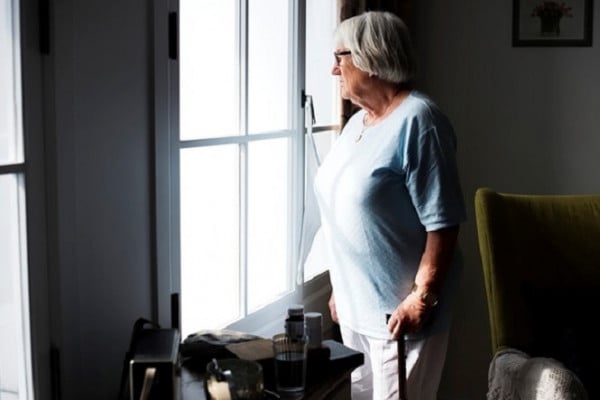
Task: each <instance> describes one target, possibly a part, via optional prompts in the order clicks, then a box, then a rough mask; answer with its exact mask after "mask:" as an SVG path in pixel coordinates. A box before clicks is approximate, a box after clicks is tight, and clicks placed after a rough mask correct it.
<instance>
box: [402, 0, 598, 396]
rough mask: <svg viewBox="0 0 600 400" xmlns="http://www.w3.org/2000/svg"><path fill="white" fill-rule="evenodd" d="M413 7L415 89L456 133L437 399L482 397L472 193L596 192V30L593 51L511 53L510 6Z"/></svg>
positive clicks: (487, 356) (471, 0)
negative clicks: (451, 317)
mask: <svg viewBox="0 0 600 400" xmlns="http://www.w3.org/2000/svg"><path fill="white" fill-rule="evenodd" d="M414 7H415V14H416V18H415V21H414V25H415V32H413V35H414V39H415V42H416V47H417V52H418V54H419V59H420V68H421V75H420V81H421V84H420V88H421V89H423V90H424V91H425V92H427V93H429V94H430V95H431V96H432V97H433V98H434V99H436V100H437V101H438V103H439V104H440V105H441V106H442V107H443V108H444V109H445V110H446V112H447V114H448V115H449V116H450V118H451V120H452V121H453V124H454V126H455V129H456V131H457V135H458V138H459V162H460V169H461V175H462V182H463V189H464V193H465V197H466V200H467V204H468V218H469V221H468V222H467V223H466V224H465V225H464V228H463V230H462V233H461V245H462V247H463V249H464V252H465V259H466V263H467V265H466V268H465V275H464V279H463V284H462V292H461V296H460V299H459V304H458V309H457V315H456V319H455V325H454V329H453V332H452V335H451V339H450V351H449V355H448V360H447V364H446V368H445V373H444V377H443V381H442V386H441V391H440V398H441V399H444V400H459V399H465V400H476V399H483V398H484V397H485V392H486V388H487V368H488V363H489V361H490V360H491V357H492V353H491V339H490V336H489V325H488V314H487V303H486V298H485V289H484V285H483V276H482V272H481V263H480V259H479V252H478V247H477V238H476V230H475V215H474V210H473V198H474V194H475V190H476V189H477V188H478V187H482V186H486V187H490V188H492V189H495V190H498V191H506V192H522V193H539V194H543V193H563V194H564V193H600V177H599V175H598V173H599V171H600V157H599V153H600V152H599V150H600V112H598V110H599V109H600V91H599V90H598V88H599V87H600V72H599V71H600V52H599V51H598V46H599V45H600V29H599V28H598V27H597V26H596V27H595V29H594V34H593V47H579V48H578V47H562V48H561V47H559V48H552V47H545V48H544V47H512V36H511V35H512V1H508V0H504V1H479V0H464V1H446V0H429V1H424V2H423V1H414ZM599 9H600V7H599V6H598V5H597V4H596V5H595V10H594V14H595V15H594V21H595V22H596V25H598V21H600V15H599V14H600V13H599Z"/></svg>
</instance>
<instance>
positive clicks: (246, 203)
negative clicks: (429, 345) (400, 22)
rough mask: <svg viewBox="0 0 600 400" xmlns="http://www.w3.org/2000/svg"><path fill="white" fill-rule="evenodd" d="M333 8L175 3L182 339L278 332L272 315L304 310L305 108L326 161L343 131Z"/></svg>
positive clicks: (215, 0)
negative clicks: (208, 333) (210, 333)
mask: <svg viewBox="0 0 600 400" xmlns="http://www.w3.org/2000/svg"><path fill="white" fill-rule="evenodd" d="M335 11H336V2H335V0H330V1H329V0H328V1H323V0H309V1H293V0H289V1H282V0H245V1H233V0H231V1H222V0H202V1H199V0H180V1H179V14H178V15H179V52H178V54H179V57H178V60H177V62H176V63H175V64H176V66H175V67H172V69H171V75H170V77H171V79H172V82H176V83H174V86H175V87H176V90H175V91H176V92H177V95H175V96H174V97H175V98H176V100H175V101H173V102H172V103H171V104H170V106H171V112H172V114H173V115H177V118H178V121H179V124H178V125H179V126H178V128H175V129H173V131H172V132H171V135H172V137H173V136H175V140H171V142H170V143H172V146H171V148H172V151H171V152H170V154H169V158H170V165H171V166H172V174H171V185H172V192H171V194H172V196H173V197H172V202H171V205H172V208H173V210H174V212H172V213H171V214H170V215H171V218H172V219H173V220H174V222H173V223H172V224H171V228H170V229H171V232H172V235H171V237H172V238H176V239H175V240H173V241H172V244H173V249H172V254H171V260H172V263H173V265H174V266H175V267H174V269H173V273H174V275H175V276H173V277H172V279H173V282H174V285H173V286H179V290H180V293H181V297H180V304H181V329H182V334H183V336H184V337H185V336H186V335H187V334H190V333H192V332H195V331H197V330H200V329H218V328H224V327H234V328H240V329H244V330H246V331H249V332H256V333H261V332H262V333H267V332H269V329H270V327H269V322H270V323H271V327H272V328H273V329H275V330H279V329H280V328H281V327H280V325H281V323H282V321H281V320H276V321H273V318H272V316H273V315H274V314H273V312H274V311H273V310H278V311H277V312H280V311H281V310H285V306H286V305H288V304H290V303H291V302H298V301H301V297H300V296H301V295H302V286H303V276H302V269H301V268H300V270H298V264H299V262H298V260H299V258H300V257H304V256H306V255H304V256H303V254H302V251H301V248H300V242H301V237H302V234H303V229H302V227H303V210H304V208H305V198H307V197H309V193H305V179H310V171H306V169H305V166H306V165H305V164H306V163H305V158H306V157H310V154H309V153H308V152H307V153H306V154H305V133H306V127H305V117H306V116H305V108H304V102H305V101H304V100H305V99H307V98H309V99H312V102H313V103H314V105H315V106H314V109H315V111H316V112H315V114H316V117H317V121H318V125H317V126H315V127H312V131H311V130H310V129H309V132H310V133H311V137H312V138H314V139H315V140H314V142H315V143H316V144H317V145H319V146H320V147H322V148H319V149H318V152H319V153H320V155H321V156H323V155H324V152H326V148H327V147H328V145H329V144H330V142H331V140H332V139H331V138H332V137H333V135H334V133H335V132H336V130H337V128H338V127H337V122H336V120H337V116H338V95H337V86H336V84H335V80H334V79H333V78H332V77H331V75H330V72H331V67H332V59H331V51H332V45H331V36H332V33H333V29H334V26H335V21H336V16H335ZM313 90H314V92H313ZM305 94H308V95H310V97H307V96H305ZM309 119H310V118H309ZM305 156H306V157H305ZM159 168H160V166H159ZM311 190H312V189H311ZM159 220H160V218H159ZM159 231H160V227H159ZM314 258H315V257H312V258H311V259H314ZM316 264H317V263H315V265H316ZM320 264H321V265H319V267H320V268H321V269H320V270H319V268H318V267H315V268H311V272H310V273H311V274H312V275H311V276H314V275H316V274H318V273H319V272H321V271H322V270H323V265H322V263H320ZM305 272H306V271H305ZM304 276H308V275H306V274H305V275H304ZM174 291H177V290H174ZM269 315H270V316H269ZM240 324H241V325H240Z"/></svg>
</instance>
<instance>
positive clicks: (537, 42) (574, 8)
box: [512, 0, 594, 46]
mask: <svg viewBox="0 0 600 400" xmlns="http://www.w3.org/2000/svg"><path fill="white" fill-rule="evenodd" d="M593 10H594V7H593V0H564V1H563V0H513V38H512V41H513V46H591V45H592V14H593Z"/></svg>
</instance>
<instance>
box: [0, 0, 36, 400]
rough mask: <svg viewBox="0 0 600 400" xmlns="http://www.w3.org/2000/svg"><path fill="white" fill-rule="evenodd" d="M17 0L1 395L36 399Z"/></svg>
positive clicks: (5, 190) (7, 140) (6, 18)
mask: <svg viewBox="0 0 600 400" xmlns="http://www.w3.org/2000/svg"><path fill="white" fill-rule="evenodd" d="M18 3H19V2H18V1H10V0H9V1H2V3H0V221H2V223H1V224H0V398H1V399H7V400H9V399H10V400H13V399H14V400H19V399H32V398H33V392H32V382H31V361H30V359H31V357H30V342H29V333H30V332H29V301H28V298H29V296H28V286H27V282H28V278H27V274H28V269H27V255H26V254H27V253H26V250H27V243H26V227H25V217H26V215H25V160H24V151H23V127H22V118H21V87H20V83H21V73H20V68H21V63H20V42H19V26H18V21H19V18H18V15H19V10H18Z"/></svg>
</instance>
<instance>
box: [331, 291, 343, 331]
mask: <svg viewBox="0 0 600 400" xmlns="http://www.w3.org/2000/svg"><path fill="white" fill-rule="evenodd" d="M328 305H329V313H330V314H331V320H332V321H333V322H335V323H336V324H339V323H340V322H339V321H338V315H337V310H336V309H335V298H334V297H333V292H332V293H331V297H330V298H329V303H328Z"/></svg>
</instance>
